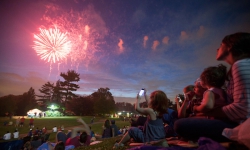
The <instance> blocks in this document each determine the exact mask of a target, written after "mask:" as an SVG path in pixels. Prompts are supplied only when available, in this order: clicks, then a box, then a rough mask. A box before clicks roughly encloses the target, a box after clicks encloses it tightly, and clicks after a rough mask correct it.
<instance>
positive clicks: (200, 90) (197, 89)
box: [194, 78, 207, 98]
mask: <svg viewBox="0 0 250 150" xmlns="http://www.w3.org/2000/svg"><path fill="white" fill-rule="evenodd" d="M206 90H207V89H206V88H203V87H202V86H201V80H200V78H199V79H197V80H196V81H195V84H194V93H195V95H196V96H198V97H200V98H202V97H203V93H204V92H205V91H206Z"/></svg>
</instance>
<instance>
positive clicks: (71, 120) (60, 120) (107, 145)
mask: <svg viewBox="0 0 250 150" xmlns="http://www.w3.org/2000/svg"><path fill="white" fill-rule="evenodd" d="M78 117H79V116H70V117H46V118H35V121H34V125H35V127H34V129H36V128H37V127H38V129H42V128H43V127H46V128H47V130H52V128H53V127H54V126H57V127H60V126H61V125H63V126H64V128H65V131H64V132H66V133H67V132H68V130H70V129H72V128H71V127H73V126H79V125H81V124H80V123H78V122H77V121H76V118H78ZM16 118H17V117H16V116H15V117H13V118H12V122H13V125H12V126H3V124H4V122H5V121H9V118H8V117H0V124H1V126H0V136H3V135H4V134H5V133H6V132H7V131H9V132H11V133H13V131H14V130H15V129H16V127H15V123H16ZM82 118H83V120H84V121H85V122H86V123H87V124H89V126H91V129H92V131H94V132H95V133H96V134H101V133H102V125H103V123H104V121H105V120H106V119H109V120H112V119H114V120H116V125H117V126H118V128H122V127H123V126H125V125H126V126H127V125H129V122H128V121H126V122H124V121H122V120H120V119H119V118H104V117H96V118H95V120H94V123H93V124H90V120H91V118H93V117H92V116H84V117H82ZM29 119H30V118H25V122H24V127H18V128H17V129H18V131H19V133H20V134H21V135H22V136H23V135H26V134H27V133H28V132H29V129H30V128H29V126H28V124H29ZM55 136H56V133H52V132H51V134H50V138H49V141H50V142H55ZM120 139H121V137H114V138H109V139H103V142H102V143H99V144H96V145H92V146H89V147H81V148H78V149H112V147H113V145H114V143H115V141H116V140H120ZM1 142H3V141H1ZM123 149H125V148H123Z"/></svg>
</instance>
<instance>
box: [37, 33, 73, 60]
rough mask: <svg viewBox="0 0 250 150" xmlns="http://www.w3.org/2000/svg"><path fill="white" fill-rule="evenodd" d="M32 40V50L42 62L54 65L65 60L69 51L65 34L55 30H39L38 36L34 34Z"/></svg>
mask: <svg viewBox="0 0 250 150" xmlns="http://www.w3.org/2000/svg"><path fill="white" fill-rule="evenodd" d="M34 38H35V41H34V44H35V45H34V46H33V48H34V49H35V51H36V52H37V55H38V56H40V57H41V59H42V60H45V61H48V62H53V63H55V62H58V61H60V60H63V59H65V58H66V57H67V55H68V54H69V53H70V51H71V47H72V46H71V42H70V41H69V40H68V37H67V33H61V32H60V30H59V29H57V28H54V29H52V28H50V29H49V30H46V29H40V34H37V35H36V34H35V35H34Z"/></svg>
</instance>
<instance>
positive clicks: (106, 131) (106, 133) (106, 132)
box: [102, 119, 111, 138]
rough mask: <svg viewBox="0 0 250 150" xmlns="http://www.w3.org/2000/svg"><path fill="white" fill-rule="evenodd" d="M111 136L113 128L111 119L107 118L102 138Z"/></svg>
mask: <svg viewBox="0 0 250 150" xmlns="http://www.w3.org/2000/svg"><path fill="white" fill-rule="evenodd" d="M110 137H111V128H110V121H109V120H108V119H107V120H105V122H104V125H103V132H102V138H110Z"/></svg>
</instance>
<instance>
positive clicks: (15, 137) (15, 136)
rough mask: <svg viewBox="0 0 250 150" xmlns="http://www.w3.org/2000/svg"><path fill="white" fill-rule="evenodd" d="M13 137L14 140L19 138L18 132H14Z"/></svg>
mask: <svg viewBox="0 0 250 150" xmlns="http://www.w3.org/2000/svg"><path fill="white" fill-rule="evenodd" d="M13 135H14V139H17V138H19V132H18V131H17V132H14V133H13Z"/></svg>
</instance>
